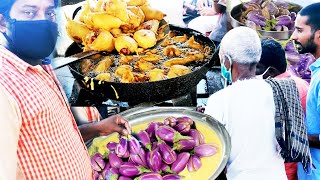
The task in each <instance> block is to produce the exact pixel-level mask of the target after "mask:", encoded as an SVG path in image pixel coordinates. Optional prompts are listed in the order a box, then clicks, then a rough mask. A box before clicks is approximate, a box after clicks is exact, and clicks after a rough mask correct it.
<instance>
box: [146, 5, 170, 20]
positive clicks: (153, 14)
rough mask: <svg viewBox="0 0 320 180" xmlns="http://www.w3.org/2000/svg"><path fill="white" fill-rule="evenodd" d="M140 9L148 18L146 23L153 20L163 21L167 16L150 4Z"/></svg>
mask: <svg viewBox="0 0 320 180" xmlns="http://www.w3.org/2000/svg"><path fill="white" fill-rule="evenodd" d="M140 8H141V10H142V11H143V13H144V15H145V16H146V18H145V21H148V20H152V19H156V20H159V21H161V20H162V19H163V18H164V17H165V16H166V14H164V13H163V12H161V11H159V10H157V9H154V8H152V7H151V6H150V4H144V5H143V6H140Z"/></svg>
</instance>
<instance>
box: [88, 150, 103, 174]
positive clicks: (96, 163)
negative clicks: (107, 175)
mask: <svg viewBox="0 0 320 180" xmlns="http://www.w3.org/2000/svg"><path fill="white" fill-rule="evenodd" d="M105 165H106V163H105V162H104V160H103V157H102V155H101V154H100V153H96V154H95V155H93V156H92V157H91V166H92V169H93V170H95V171H98V172H100V171H102V170H103V169H104V167H105Z"/></svg>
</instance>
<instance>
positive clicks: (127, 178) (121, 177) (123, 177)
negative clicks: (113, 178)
mask: <svg viewBox="0 0 320 180" xmlns="http://www.w3.org/2000/svg"><path fill="white" fill-rule="evenodd" d="M118 180H132V179H131V178H129V177H126V176H120V177H119V179H118Z"/></svg>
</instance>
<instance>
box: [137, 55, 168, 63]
mask: <svg viewBox="0 0 320 180" xmlns="http://www.w3.org/2000/svg"><path fill="white" fill-rule="evenodd" d="M161 58H162V56H160V55H157V54H149V55H145V56H140V57H139V60H141V59H142V60H145V61H148V62H151V63H157V62H159V60H160V59H161Z"/></svg>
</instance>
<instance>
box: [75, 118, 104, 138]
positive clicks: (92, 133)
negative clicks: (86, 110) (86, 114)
mask: <svg viewBox="0 0 320 180" xmlns="http://www.w3.org/2000/svg"><path fill="white" fill-rule="evenodd" d="M98 127H99V126H98V125H97V123H96V122H93V123H88V124H83V125H81V126H78V128H79V131H80V133H81V136H82V138H83V141H84V142H86V141H88V140H89V139H92V138H95V137H98V136H100V130H99V128H98Z"/></svg>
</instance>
